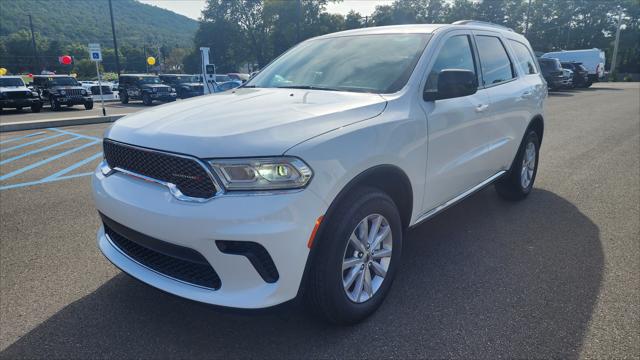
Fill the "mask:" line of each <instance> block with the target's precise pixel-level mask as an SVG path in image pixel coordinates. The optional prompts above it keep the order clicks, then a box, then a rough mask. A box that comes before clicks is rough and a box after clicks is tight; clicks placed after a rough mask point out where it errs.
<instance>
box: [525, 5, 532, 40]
mask: <svg viewBox="0 0 640 360" xmlns="http://www.w3.org/2000/svg"><path fill="white" fill-rule="evenodd" d="M530 16H531V0H529V4H528V5H527V21H526V22H525V23H524V34H525V35H527V31H528V30H529V17H530Z"/></svg>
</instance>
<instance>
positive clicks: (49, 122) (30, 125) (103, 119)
mask: <svg viewBox="0 0 640 360" xmlns="http://www.w3.org/2000/svg"><path fill="white" fill-rule="evenodd" d="M124 116H125V115H109V116H92V117H79V118H69V119H45V120H34V121H24V122H13V123H6V124H0V133H2V132H9V131H22V130H34V129H45V128H50V127H61V126H74V125H88V124H100V123H108V122H114V121H116V120H118V119H120V118H121V117H124Z"/></svg>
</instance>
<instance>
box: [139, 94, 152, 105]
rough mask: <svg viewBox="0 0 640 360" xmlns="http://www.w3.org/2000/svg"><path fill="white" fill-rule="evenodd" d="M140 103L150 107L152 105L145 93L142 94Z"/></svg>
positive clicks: (149, 96) (149, 97)
mask: <svg viewBox="0 0 640 360" xmlns="http://www.w3.org/2000/svg"><path fill="white" fill-rule="evenodd" d="M142 103H143V104H144V105H145V106H151V104H153V100H152V99H151V95H149V94H147V93H145V94H142Z"/></svg>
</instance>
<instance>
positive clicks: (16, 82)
mask: <svg viewBox="0 0 640 360" xmlns="http://www.w3.org/2000/svg"><path fill="white" fill-rule="evenodd" d="M0 86H7V87H8V86H24V82H22V79H18V78H1V77H0Z"/></svg>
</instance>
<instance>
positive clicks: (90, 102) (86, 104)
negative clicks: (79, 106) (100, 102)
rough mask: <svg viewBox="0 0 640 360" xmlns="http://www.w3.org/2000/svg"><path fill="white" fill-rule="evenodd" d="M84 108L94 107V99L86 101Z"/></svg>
mask: <svg viewBox="0 0 640 360" xmlns="http://www.w3.org/2000/svg"><path fill="white" fill-rule="evenodd" d="M84 108H85V110H91V109H93V101H87V102H86V103H84Z"/></svg>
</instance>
